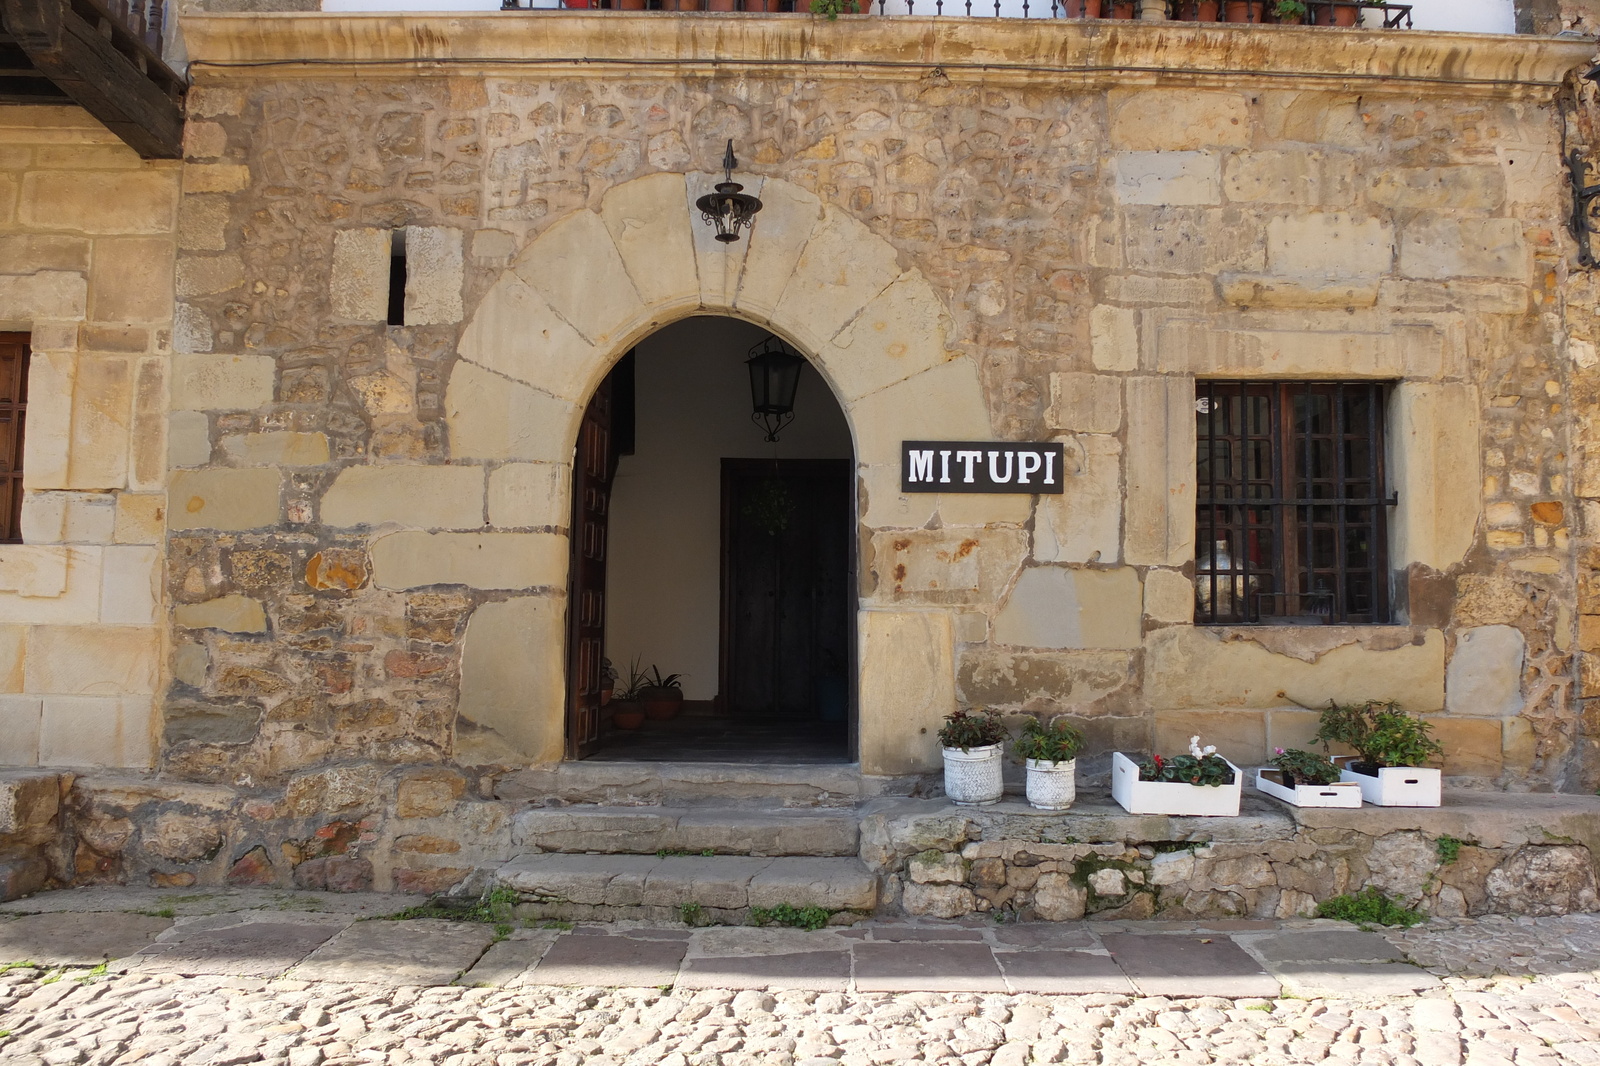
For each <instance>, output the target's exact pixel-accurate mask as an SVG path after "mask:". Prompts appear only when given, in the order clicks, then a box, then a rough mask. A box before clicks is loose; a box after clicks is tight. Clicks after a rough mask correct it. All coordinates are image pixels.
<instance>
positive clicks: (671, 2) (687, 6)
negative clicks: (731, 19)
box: [661, 0, 706, 11]
mask: <svg viewBox="0 0 1600 1066" xmlns="http://www.w3.org/2000/svg"><path fill="white" fill-rule="evenodd" d="M705 6H706V5H705V0H661V10H663V11H702V10H704V9H705Z"/></svg>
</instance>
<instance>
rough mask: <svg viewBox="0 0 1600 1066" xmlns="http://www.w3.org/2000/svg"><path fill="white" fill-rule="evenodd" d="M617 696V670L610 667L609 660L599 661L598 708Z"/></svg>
mask: <svg viewBox="0 0 1600 1066" xmlns="http://www.w3.org/2000/svg"><path fill="white" fill-rule="evenodd" d="M616 694H617V668H616V667H615V666H612V665H611V660H610V659H601V660H600V706H602V707H604V706H605V705H606V704H608V703H610V702H611V697H613V696H615V695H616Z"/></svg>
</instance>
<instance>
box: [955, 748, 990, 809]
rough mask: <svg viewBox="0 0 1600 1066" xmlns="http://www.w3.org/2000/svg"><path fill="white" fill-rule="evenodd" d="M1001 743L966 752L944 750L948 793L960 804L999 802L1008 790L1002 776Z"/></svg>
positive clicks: (978, 804) (979, 805) (972, 805)
mask: <svg viewBox="0 0 1600 1066" xmlns="http://www.w3.org/2000/svg"><path fill="white" fill-rule="evenodd" d="M1001 750H1002V749H1001V745H999V744H990V745H987V746H986V747H982V748H972V749H971V750H969V751H962V750H961V749H960V748H945V749H944V793H945V795H946V796H949V797H950V802H952V803H954V804H956V805H957V806H960V807H986V806H988V805H989V804H991V803H998V802H999V800H1000V793H1001V792H1003V791H1004V790H1005V788H1004V785H1003V783H1002V782H1001V778H1000V753H1001Z"/></svg>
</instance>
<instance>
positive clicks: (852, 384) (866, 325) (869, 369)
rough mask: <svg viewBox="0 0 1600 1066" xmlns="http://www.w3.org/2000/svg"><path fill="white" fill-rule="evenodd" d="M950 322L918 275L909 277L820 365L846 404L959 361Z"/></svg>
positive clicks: (835, 343)
mask: <svg viewBox="0 0 1600 1066" xmlns="http://www.w3.org/2000/svg"><path fill="white" fill-rule="evenodd" d="M949 328H950V316H949V312H948V311H946V309H945V307H944V304H943V303H942V302H941V301H940V300H939V297H938V295H937V294H936V293H935V292H934V291H933V287H932V286H931V285H929V284H928V281H927V279H926V278H924V277H923V276H922V274H921V273H920V272H918V271H907V272H906V273H905V274H902V275H901V276H900V277H899V278H897V279H896V280H895V282H894V283H893V284H892V285H890V286H889V287H888V288H887V289H885V290H884V291H883V292H882V293H881V294H879V295H878V296H877V297H876V298H874V299H873V300H871V301H870V302H869V303H868V304H867V305H866V306H865V307H864V308H862V310H861V313H860V314H859V315H857V316H856V317H855V320H854V321H852V322H851V323H850V324H849V325H848V326H846V327H845V328H844V329H842V330H840V331H839V333H838V335H837V336H835V337H834V338H833V340H832V341H831V342H829V343H828V344H826V345H824V346H823V347H822V348H820V349H818V350H817V362H818V364H819V366H820V369H821V370H822V372H823V373H824V374H825V375H826V376H827V378H828V380H829V381H830V382H831V383H832V384H833V386H834V388H835V390H837V393H838V395H839V397H840V398H841V399H842V400H844V401H845V402H849V401H851V400H856V399H859V398H861V397H862V396H865V395H867V394H868V393H871V392H875V391H876V390H878V389H881V388H886V387H888V386H890V385H893V384H894V383H895V382H898V381H904V380H905V379H906V378H909V377H914V376H916V375H917V374H920V373H922V372H923V371H924V370H929V369H932V368H933V367H935V366H938V365H939V364H940V363H943V362H946V361H948V360H949V359H952V358H954V357H955V355H956V354H957V353H955V352H952V351H950V350H949V349H948V348H947V347H946V343H947V337H948V334H949Z"/></svg>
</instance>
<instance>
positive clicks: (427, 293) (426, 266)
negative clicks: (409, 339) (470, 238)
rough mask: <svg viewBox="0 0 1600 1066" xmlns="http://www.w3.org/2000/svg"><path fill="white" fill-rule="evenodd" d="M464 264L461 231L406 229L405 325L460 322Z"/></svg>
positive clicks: (440, 228)
mask: <svg viewBox="0 0 1600 1066" xmlns="http://www.w3.org/2000/svg"><path fill="white" fill-rule="evenodd" d="M464 281H465V264H464V263H463V260H462V254H461V231H460V230H458V229H452V228H450V227H448V226H408V227H407V228H406V313H405V319H406V325H408V326H437V325H448V324H450V323H453V322H460V321H461V319H462V318H463V317H464V315H465V312H464V311H463V310H462V306H461V287H462V285H463V284H464Z"/></svg>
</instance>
